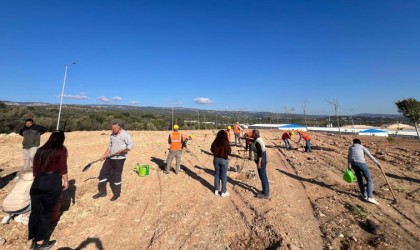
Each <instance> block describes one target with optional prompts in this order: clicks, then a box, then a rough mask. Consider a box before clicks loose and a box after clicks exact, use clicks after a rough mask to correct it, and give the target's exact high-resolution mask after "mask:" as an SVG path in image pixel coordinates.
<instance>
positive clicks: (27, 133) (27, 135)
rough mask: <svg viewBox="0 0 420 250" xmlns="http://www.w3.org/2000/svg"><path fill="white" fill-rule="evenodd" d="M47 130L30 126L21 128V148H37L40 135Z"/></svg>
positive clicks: (37, 126)
mask: <svg viewBox="0 0 420 250" xmlns="http://www.w3.org/2000/svg"><path fill="white" fill-rule="evenodd" d="M47 130H48V129H47V128H45V127H43V126H40V125H36V124H34V125H32V126H31V127H29V128H28V127H26V126H25V127H23V128H22V129H21V130H20V131H19V134H20V135H21V136H23V142H22V144H23V148H24V149H30V148H32V147H39V144H40V141H41V135H42V134H43V133H45V132H47Z"/></svg>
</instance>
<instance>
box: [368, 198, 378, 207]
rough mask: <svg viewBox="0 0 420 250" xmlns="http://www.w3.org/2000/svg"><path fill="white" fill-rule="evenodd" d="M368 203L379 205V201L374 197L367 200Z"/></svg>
mask: <svg viewBox="0 0 420 250" xmlns="http://www.w3.org/2000/svg"><path fill="white" fill-rule="evenodd" d="M367 202H370V203H373V204H375V205H379V202H378V201H377V200H375V198H373V197H369V198H367Z"/></svg>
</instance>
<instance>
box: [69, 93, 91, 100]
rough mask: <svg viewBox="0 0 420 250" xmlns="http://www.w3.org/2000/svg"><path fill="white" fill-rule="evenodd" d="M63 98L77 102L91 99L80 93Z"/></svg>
mask: <svg viewBox="0 0 420 250" xmlns="http://www.w3.org/2000/svg"><path fill="white" fill-rule="evenodd" d="M63 98H67V99H76V100H87V99H89V97H87V96H86V95H85V94H84V93H80V94H78V95H63Z"/></svg>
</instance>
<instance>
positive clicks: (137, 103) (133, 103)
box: [128, 101, 140, 105]
mask: <svg viewBox="0 0 420 250" xmlns="http://www.w3.org/2000/svg"><path fill="white" fill-rule="evenodd" d="M128 104H130V105H139V104H140V102H139V101H131V102H128Z"/></svg>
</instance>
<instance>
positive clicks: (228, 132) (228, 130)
mask: <svg viewBox="0 0 420 250" xmlns="http://www.w3.org/2000/svg"><path fill="white" fill-rule="evenodd" d="M231 130H232V127H231V126H230V125H229V126H227V129H226V130H225V131H226V134H227V137H228V141H229V143H230V131H231Z"/></svg>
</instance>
